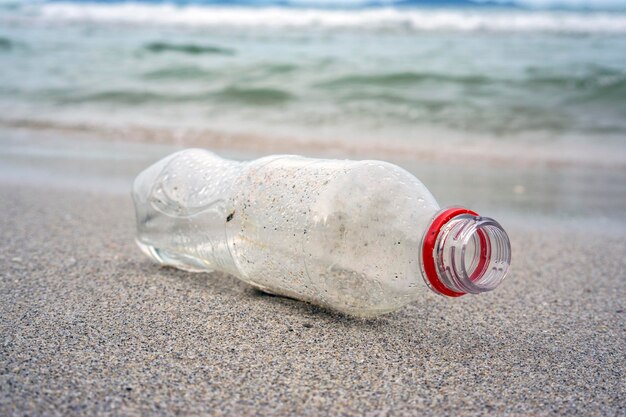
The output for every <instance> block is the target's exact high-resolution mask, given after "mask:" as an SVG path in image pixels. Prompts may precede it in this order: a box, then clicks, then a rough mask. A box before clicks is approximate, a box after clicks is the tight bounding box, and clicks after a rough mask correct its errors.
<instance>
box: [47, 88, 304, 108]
mask: <svg viewBox="0 0 626 417" xmlns="http://www.w3.org/2000/svg"><path fill="white" fill-rule="evenodd" d="M45 95H46V96H48V97H52V98H53V99H55V100H56V101H57V102H58V103H59V104H70V105H71V104H77V103H114V104H125V105H138V104H148V103H194V102H195V103H197V102H220V103H223V102H232V103H240V104H247V105H250V106H259V105H263V106H265V105H280V104H283V103H285V102H287V101H289V100H291V99H292V98H293V95H292V94H291V93H289V92H287V91H284V90H281V89H277V88H243V87H236V86H229V87H225V88H223V89H220V90H216V91H209V92H203V93H193V94H176V93H161V92H153V91H144V90H107V91H99V92H92V93H84V94H72V93H71V92H64V91H56V92H52V91H48V92H46V94H45Z"/></svg>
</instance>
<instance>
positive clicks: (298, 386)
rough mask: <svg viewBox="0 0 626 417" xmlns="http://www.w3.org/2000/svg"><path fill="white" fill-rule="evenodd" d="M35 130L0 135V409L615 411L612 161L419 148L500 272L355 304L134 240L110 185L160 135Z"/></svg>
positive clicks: (618, 366) (149, 152)
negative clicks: (411, 297)
mask: <svg viewBox="0 0 626 417" xmlns="http://www.w3.org/2000/svg"><path fill="white" fill-rule="evenodd" d="M61 136H63V135H61ZM36 138H37V134H36V133H35V132H32V131H22V130H19V129H18V130H13V131H10V130H5V131H3V132H2V135H1V137H0V146H1V149H2V152H0V168H1V169H0V213H2V215H0V230H1V233H2V235H1V236H2V240H1V242H0V297H1V299H2V303H0V310H1V312H0V343H1V346H2V347H1V353H0V370H1V375H0V415H65V416H71V415H94V416H95V415H117V416H122V415H174V414H178V415H206V414H211V415H320V414H329V415H346V416H349V415H355V416H363V415H368V416H392V415H438V416H445V415H450V416H460V415H580V416H611V415H615V416H617V415H623V414H624V412H625V404H626V392H625V390H624V384H623V381H624V377H625V372H624V368H625V361H624V346H625V338H624V323H625V321H624V317H625V316H624V314H625V311H626V305H625V302H624V294H625V293H626V288H625V287H626V280H625V279H624V278H625V275H624V274H625V270H626V261H625V259H624V253H626V239H625V238H624V236H625V235H624V230H625V222H624V218H623V207H624V193H623V192H621V191H622V189H623V187H624V177H625V174H624V172H623V170H622V169H621V168H615V167H613V168H607V169H605V170H598V169H597V168H590V170H586V169H583V168H582V167H579V169H578V170H577V171H558V170H552V171H551V170H550V169H548V168H542V169H539V168H538V167H536V166H535V167H531V168H528V169H523V168H520V167H518V168H508V169H505V168H500V170H501V171H502V172H503V175H502V176H501V178H500V180H499V182H497V181H496V182H497V183H495V184H494V183H493V179H492V180H490V181H491V182H489V181H487V179H489V178H493V176H492V175H490V174H489V171H488V170H489V169H490V168H488V167H486V166H484V164H478V165H475V166H467V167H462V168H461V167H459V168H458V170H457V171H454V170H453V169H450V167H445V166H439V168H437V167H436V166H429V165H426V164H422V165H419V164H418V166H417V167H415V168H414V169H413V172H416V173H418V175H419V176H420V177H421V178H422V177H425V178H422V179H423V180H424V182H425V183H426V184H427V185H429V186H431V185H432V187H431V189H432V191H433V193H434V194H435V196H436V197H437V198H438V199H440V201H441V202H442V204H450V203H452V202H458V203H463V204H468V205H470V204H473V206H476V205H478V209H480V210H482V211H483V212H486V214H489V215H493V216H494V217H496V216H499V217H497V218H498V219H499V220H500V219H501V221H502V224H503V225H504V226H505V227H506V229H507V231H508V233H509V235H510V237H511V243H512V251H513V266H512V269H511V272H510V275H509V277H508V278H507V280H506V281H505V282H504V283H503V285H502V286H501V287H500V288H498V289H497V290H496V291H494V292H491V293H488V294H483V295H481V296H466V297H462V298H461V299H444V298H442V297H440V296H437V295H435V294H434V293H430V292H428V291H424V293H423V296H422V297H421V298H420V300H419V301H418V302H416V303H414V304H412V305H410V306H408V307H407V308H404V309H402V310H400V311H398V312H395V313H392V314H389V315H385V316H382V317H380V318H378V319H373V320H360V319H353V318H349V317H346V316H342V315H339V314H335V313H331V312H328V311H325V310H322V309H319V308H317V307H314V306H311V305H308V304H305V303H302V302H299V301H295V300H290V299H285V298H281V297H273V296H268V295H265V294H262V293H260V292H258V291H255V290H253V289H252V288H250V287H248V286H246V285H245V284H242V283H240V282H238V281H237V280H236V279H234V278H232V277H230V276H226V275H223V274H220V273H211V274H191V273H187V272H182V271H177V270H173V269H168V268H160V267H158V266H156V265H155V264H153V263H152V262H150V261H149V260H148V259H147V258H146V257H145V256H143V255H142V254H141V253H140V251H139V250H138V248H137V247H136V246H135V243H134V241H133V239H134V230H135V223H134V222H135V219H134V213H133V210H132V203H131V200H130V197H129V193H128V190H129V187H130V183H131V181H132V178H133V177H134V175H135V174H136V173H137V172H138V171H139V170H141V169H142V168H143V167H144V166H146V165H147V164H149V163H150V162H151V161H153V160H155V159H157V158H158V157H160V156H161V155H163V154H166V153H168V152H169V151H171V149H172V148H170V147H167V146H165V145H164V146H162V147H159V146H156V145H151V146H149V145H145V144H144V145H142V144H122V143H114V142H98V141H94V142H91V143H90V144H89V145H88V146H87V145H84V142H77V141H75V142H72V141H69V140H68V139H67V138H61V139H58V138H56V139H54V138H46V140H47V142H46V143H47V144H48V145H46V146H42V145H41V143H40V142H37V139H36ZM80 143H83V145H79V144H80ZM172 147H174V146H173V145H172ZM122 151H123V152H122ZM248 156H250V155H248ZM420 166H421V167H420ZM408 168H409V169H410V167H408ZM443 171H449V175H447V176H444V175H441V173H442V172H443ZM455 172H457V173H456V174H455ZM576 172H577V173H578V175H574V174H575V173H576ZM429 173H430V174H429ZM468 173H473V175H471V178H473V181H474V182H475V184H474V187H473V189H474V190H475V191H474V192H468V191H467V184H464V185H463V186H462V185H461V183H462V181H461V178H467V177H468V176H470V175H469V174H468ZM429 182H430V184H429ZM620 187H621V188H620ZM464 189H465V190H466V191H465V192H464V191H463V190H464ZM446 190H447V191H446ZM555 195H556V196H558V198H557V200H558V201H560V202H561V203H560V204H554V201H555V200H554V199H555V197H554V196H555ZM551 196H552V197H551ZM588 196H591V197H592V199H591V200H593V201H591V200H590V198H588ZM551 198H552V199H551Z"/></svg>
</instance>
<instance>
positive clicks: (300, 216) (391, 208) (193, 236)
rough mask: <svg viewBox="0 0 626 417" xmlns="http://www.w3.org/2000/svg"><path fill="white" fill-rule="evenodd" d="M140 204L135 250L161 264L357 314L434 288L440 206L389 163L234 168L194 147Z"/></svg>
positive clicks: (270, 163)
mask: <svg viewBox="0 0 626 417" xmlns="http://www.w3.org/2000/svg"><path fill="white" fill-rule="evenodd" d="M133 197H134V201H135V208H136V213H137V225H138V235H137V242H138V243H139V246H140V247H141V248H142V249H143V251H144V252H145V253H147V254H148V255H149V256H151V257H152V258H153V259H155V260H156V261H158V262H160V263H161V264H165V265H171V266H175V267H178V268H182V269H186V270H190V271H211V270H220V271H223V272H226V273H229V274H232V275H234V276H236V277H237V278H239V279H241V280H243V281H245V282H247V283H249V284H251V285H253V286H255V287H257V288H259V289H261V290H263V291H266V292H269V293H273V294H277V295H283V296H288V297H293V298H297V299H301V300H305V301H308V302H312V303H315V304H318V305H322V306H326V307H329V308H331V309H334V310H338V311H341V312H344V313H347V314H351V315H357V316H375V315H378V314H382V313H385V312H389V311H393V310H396V309H398V308H400V307H402V306H403V305H405V304H408V303H410V302H411V301H413V300H414V299H415V298H416V297H417V296H418V295H419V293H420V292H421V291H425V290H426V289H427V288H428V286H427V285H425V284H424V276H425V273H424V269H423V262H422V260H421V256H422V253H421V251H422V240H423V236H424V235H425V232H426V231H427V230H428V228H429V225H430V224H431V223H432V221H433V218H434V217H435V216H436V214H437V213H438V212H439V206H438V205H437V202H436V201H435V199H434V197H433V196H432V195H431V193H430V192H429V191H428V190H427V189H426V187H425V186H424V185H423V184H422V183H421V182H420V181H419V180H418V179H417V178H415V177H414V176H413V175H411V174H410V173H408V172H407V171H405V170H403V169H402V168H400V167H397V166H395V165H392V164H389V163H386V162H381V161H348V160H346V161H342V160H329V159H311V158H304V157H300V156H291V155H278V156H271V157H266V158H260V159H257V160H254V161H249V162H235V161H229V160H225V159H222V158H219V157H218V156H216V155H214V154H212V153H210V152H208V151H204V150H199V149H189V150H185V151H181V152H178V153H176V154H174V155H171V156H169V157H167V158H165V159H164V160H162V161H159V162H157V163H156V164H155V165H153V166H151V167H149V168H148V169H146V170H145V171H144V172H142V173H141V174H140V175H139V176H138V177H137V179H136V180H135V184H134V189H133ZM474 252H476V251H474ZM477 253H478V252H477ZM428 256H430V255H428ZM444 269H445V266H444Z"/></svg>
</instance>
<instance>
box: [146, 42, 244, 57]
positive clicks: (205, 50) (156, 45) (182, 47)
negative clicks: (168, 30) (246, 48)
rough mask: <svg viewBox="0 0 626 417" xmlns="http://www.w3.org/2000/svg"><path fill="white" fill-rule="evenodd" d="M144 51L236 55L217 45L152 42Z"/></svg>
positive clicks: (232, 51)
mask: <svg viewBox="0 0 626 417" xmlns="http://www.w3.org/2000/svg"><path fill="white" fill-rule="evenodd" d="M144 49H146V50H147V51H149V52H154V53H161V52H178V53H182V54H188V55H201V54H218V55H234V54H235V50H234V49H231V48H224V47H221V46H215V45H196V44H174V43H168V42H150V43H148V44H146V45H144Z"/></svg>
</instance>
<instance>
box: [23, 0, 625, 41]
mask: <svg viewBox="0 0 626 417" xmlns="http://www.w3.org/2000/svg"><path fill="white" fill-rule="evenodd" d="M34 7H36V9H35V10H31V12H34V13H35V15H36V16H38V18H40V19H45V20H53V21H57V22H58V21H90V22H102V23H124V24H137V25H183V26H198V27H203V26H207V27H212V26H235V27H278V28H281V27H282V28H289V27H320V28H351V29H365V30H367V29H406V30H415V31H467V32H471V31H493V32H516V31H520V32H566V33H618V34H623V33H626V13H610V12H571V11H569V12H567V11H527V10H526V11H524V10H509V11H504V10H478V9H399V8H375V9H360V10H322V9H294V8H281V7H267V8H247V7H223V6H175V5H171V4H140V3H122V4H89V3H81V4H76V3H44V4H41V5H37V6H34Z"/></svg>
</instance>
